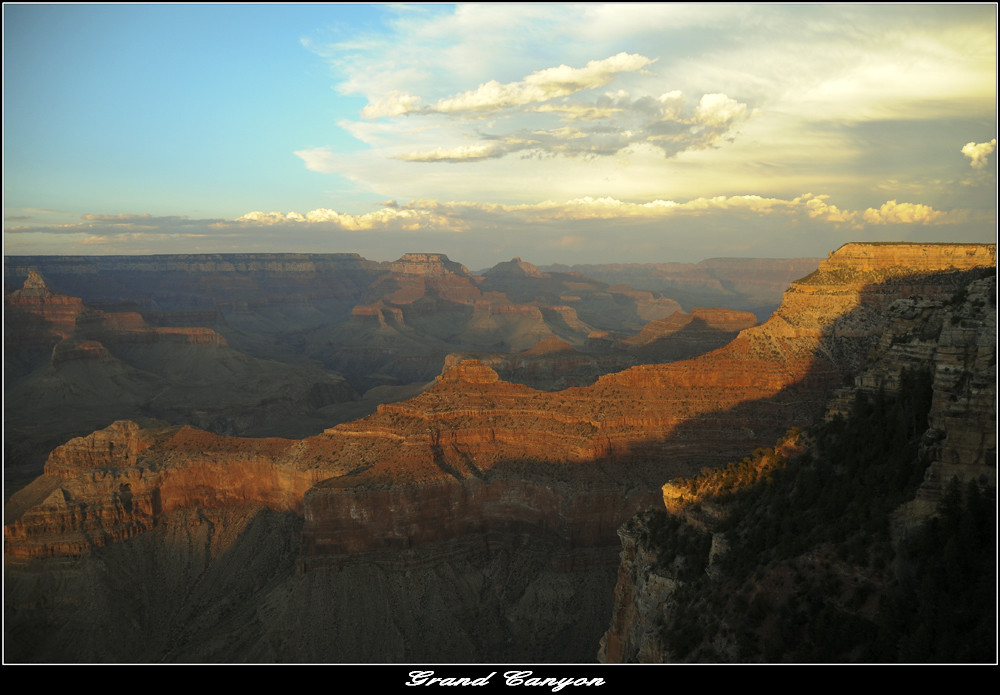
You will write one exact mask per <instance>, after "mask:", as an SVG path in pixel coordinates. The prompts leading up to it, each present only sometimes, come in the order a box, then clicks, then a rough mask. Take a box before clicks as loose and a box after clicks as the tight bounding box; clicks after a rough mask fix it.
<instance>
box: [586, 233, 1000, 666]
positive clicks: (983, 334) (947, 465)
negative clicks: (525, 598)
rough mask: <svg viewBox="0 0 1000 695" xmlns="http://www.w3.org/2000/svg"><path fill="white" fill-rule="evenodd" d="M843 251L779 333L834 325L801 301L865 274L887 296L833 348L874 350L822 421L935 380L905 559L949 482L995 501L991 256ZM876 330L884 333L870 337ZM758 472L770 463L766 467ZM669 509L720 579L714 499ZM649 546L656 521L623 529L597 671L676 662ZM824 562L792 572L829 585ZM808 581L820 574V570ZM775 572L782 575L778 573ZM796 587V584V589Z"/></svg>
mask: <svg viewBox="0 0 1000 695" xmlns="http://www.w3.org/2000/svg"><path fill="white" fill-rule="evenodd" d="M842 251H843V258H842V259H840V258H837V256H839V255H840V252H839V251H838V252H837V253H836V254H834V255H833V256H831V258H830V259H829V260H828V261H826V262H824V263H823V264H821V265H820V267H819V270H818V271H817V273H816V274H814V276H811V278H807V279H806V280H804V281H802V282H800V283H796V285H798V291H797V292H790V293H789V294H790V295H792V296H791V297H789V295H786V300H788V299H790V300H791V301H786V303H784V304H783V305H782V307H781V309H780V310H779V312H778V316H777V318H778V319H779V320H780V321H781V323H780V324H779V326H783V327H784V330H786V331H788V332H793V331H796V332H798V331H799V329H800V328H801V326H802V324H801V322H800V321H799V320H798V317H800V316H802V315H803V311H804V310H805V309H806V307H814V309H813V311H814V312H816V313H817V314H821V315H822V314H825V315H827V316H830V315H832V314H834V313H836V312H835V311H831V310H830V309H829V306H830V296H831V295H830V294H826V295H825V297H823V298H817V299H818V300H819V301H814V302H809V303H805V302H799V301H798V300H801V299H803V298H804V295H805V294H806V291H808V286H809V283H810V282H811V283H815V282H816V281H817V280H821V279H823V278H826V279H827V281H829V280H830V279H833V278H838V277H839V278H856V277H857V276H858V274H861V273H863V274H867V275H868V276H870V277H872V278H881V279H882V282H883V284H882V285H881V286H880V287H881V288H883V289H880V290H879V291H877V292H873V293H870V294H869V296H867V297H865V298H863V299H862V301H859V302H857V304H856V305H857V307H858V309H859V310H858V311H857V312H856V314H855V315H854V316H852V317H851V320H850V321H843V320H841V319H835V320H834V321H833V322H832V325H834V326H835V327H838V328H840V329H841V332H839V333H835V334H834V335H836V336H837V337H838V340H837V342H835V343H834V344H833V345H832V346H831V347H836V348H837V352H836V353H835V354H838V355H847V356H850V355H849V353H846V351H845V350H844V348H843V345H842V344H841V341H842V340H843V338H844V337H845V336H851V338H852V339H855V340H861V342H860V345H861V346H862V347H863V346H865V345H868V351H867V352H865V351H863V350H862V351H859V352H857V353H856V354H855V355H854V357H853V363H856V364H861V365H863V369H861V370H860V371H859V372H858V373H857V374H856V376H855V377H854V378H853V383H852V385H851V386H848V387H843V388H840V389H837V390H836V391H835V392H834V393H833V394H832V398H831V399H830V401H829V403H828V404H827V406H826V408H825V418H826V419H827V420H831V419H834V418H836V417H838V416H846V415H847V414H848V412H849V411H850V409H851V404H852V403H853V402H854V401H855V399H856V398H857V396H858V394H859V392H863V393H865V394H869V395H872V396H874V395H875V394H877V393H878V392H885V393H889V394H893V393H898V392H899V390H900V388H901V384H902V383H903V382H904V380H905V379H906V375H907V374H918V373H919V374H926V373H929V374H930V377H931V381H930V385H931V394H932V395H931V400H930V410H929V413H928V415H927V425H928V428H927V430H926V431H925V432H924V433H923V436H922V437H921V438H920V447H919V453H918V457H920V458H921V459H922V460H926V461H928V462H929V465H928V467H927V469H926V473H925V479H924V482H923V484H922V485H921V486H920V487H919V489H918V490H917V492H916V497H915V498H914V499H913V500H912V501H910V502H908V503H905V504H904V505H903V506H901V507H900V508H898V509H897V510H896V511H895V513H894V514H892V516H891V527H892V536H893V539H894V544H895V545H896V546H897V547H898V546H899V543H900V541H901V539H903V538H905V537H907V536H908V535H909V534H910V533H912V532H913V530H914V529H915V528H916V527H917V526H919V525H920V524H921V523H923V522H925V521H926V520H927V519H928V518H929V517H930V516H931V515H933V514H934V513H935V510H936V509H937V506H938V503H939V502H940V501H941V499H942V496H943V492H944V489H945V488H946V487H947V486H948V485H949V483H950V482H951V481H952V480H957V481H958V482H959V483H960V484H961V485H962V489H965V486H966V484H967V483H969V482H970V481H976V482H978V483H979V485H980V486H982V488H983V489H985V490H988V491H992V492H991V493H988V494H992V495H995V490H996V378H997V376H996V330H997V329H996V297H997V295H996V269H995V247H993V246H979V245H975V246H974V245H913V246H909V245H908V246H899V245H881V244H865V245H862V244H851V245H848V246H847V247H844V249H842ZM928 267H932V268H937V269H938V270H939V271H940V272H938V273H929V274H928V273H926V272H925V269H926V268H928ZM958 268H962V269H964V270H962V271H958V270H957V269H958ZM913 269H919V270H920V273H919V274H917V273H914V272H913ZM844 284H846V283H844ZM889 287H896V288H900V290H901V291H899V292H898V293H897V294H896V298H895V299H894V298H893V296H892V294H890V293H889V292H886V291H885V289H884V288H889ZM793 289H795V288H793ZM899 295H903V296H901V297H900V296H899ZM851 301H853V300H851ZM886 302H889V303H888V304H887V305H886ZM795 306H798V307H799V310H798V311H796V312H794V313H792V314H790V313H789V312H788V311H787V309H788V308H791V307H795ZM883 306H884V309H880V307H883ZM879 316H881V318H878V317H879ZM876 325H878V326H881V330H879V331H872V328H873V327H874V326H876ZM866 334H867V336H868V337H867V338H866V337H865V336H866ZM827 345H830V344H829V343H827ZM838 345H839V347H837V346H838ZM917 434H919V431H918V432H917ZM806 441H808V439H807V438H806ZM791 444H792V441H791V440H788V441H786V442H784V444H783V445H782V446H783V447H785V449H788V448H789V447H790V446H791ZM796 446H797V447H799V448H802V447H803V446H804V445H803V444H801V443H797V444H796ZM782 453H783V454H784V456H785V458H789V459H790V458H792V456H793V455H794V451H792V450H791V449H789V450H787V451H782ZM735 460H736V459H734V461H735ZM761 465H768V463H767V461H763V462H762V463H761ZM663 504H664V506H665V507H666V509H667V511H668V512H670V513H671V514H673V515H674V516H675V518H679V519H682V520H683V524H684V525H686V526H688V527H691V528H696V529H698V530H699V531H700V532H705V531H708V532H709V533H712V534H713V535H712V549H711V551H710V553H709V559H708V568H707V570H706V572H708V573H709V575H710V576H714V575H713V571H714V572H715V573H717V572H718V569H717V568H713V558H714V557H716V556H717V555H718V554H721V553H724V552H725V545H726V539H725V534H723V533H721V532H717V522H718V521H719V520H720V519H721V517H722V514H723V511H722V510H721V509H720V508H717V505H715V504H714V503H713V501H712V499H711V498H710V497H709V498H703V497H699V496H698V495H697V494H695V493H693V492H692V489H691V486H690V485H689V484H687V482H686V481H680V482H677V483H674V482H667V483H666V484H665V485H664V486H663ZM651 535H652V530H651V528H650V524H649V520H648V519H644V518H641V517H640V516H637V517H634V518H633V519H630V520H629V522H628V523H627V524H625V525H623V526H622V528H620V529H619V537H620V539H621V544H622V550H621V556H620V559H621V564H620V567H619V578H618V583H617V587H616V589H615V609H614V611H613V614H612V618H611V624H610V626H609V629H608V631H607V632H606V634H605V635H604V637H603V638H602V641H601V646H600V650H599V659H600V660H601V661H605V662H612V663H617V662H646V663H655V662H664V661H669V660H671V658H674V657H673V656H672V655H671V653H670V652H669V650H668V649H667V646H666V644H667V642H666V639H665V637H664V635H665V634H666V633H665V630H668V629H671V630H676V629H679V628H678V627H677V625H676V624H675V623H672V622H670V624H669V628H668V627H665V624H666V623H667V622H669V620H667V616H669V615H671V612H672V611H673V610H675V609H676V606H675V605H674V604H676V598H675V594H676V593H677V591H678V589H679V588H680V587H681V586H682V585H683V584H684V582H683V581H681V580H680V579H679V578H678V576H677V573H676V572H674V571H673V568H672V566H668V567H664V562H663V558H661V557H659V554H660V552H661V549H660V548H659V547H657V546H656V544H655V543H651V542H650V536H651ZM824 552H830V551H824V549H822V548H815V549H812V550H810V551H809V553H808V554H806V555H804V556H803V557H801V558H799V559H798V560H796V562H799V563H800V566H801V567H810V566H812V565H814V564H817V565H818V564H822V565H823V567H824V568H826V569H823V570H822V571H823V572H824V573H829V571H830V570H829V560H830V558H827V557H825V555H824ZM831 554H832V553H831ZM668 562H669V559H668ZM785 569H786V570H787V567H786V568H785ZM803 571H805V570H803ZM812 571H815V572H816V573H817V574H818V573H819V572H820V570H819V569H818V568H816V569H814V570H812ZM773 572H774V573H775V574H780V571H779V570H773ZM852 572H854V573H855V575H856V576H851V577H850V580H851V581H852V582H853V583H854V584H861V583H863V582H864V581H867V580H866V578H865V576H864V572H873V570H871V568H863V570H862V569H852ZM873 573H874V572H873ZM754 577H755V579H754V584H755V586H757V587H758V590H759V592H760V594H762V595H764V594H766V593H767V592H768V591H772V592H774V593H775V594H777V595H782V592H786V593H787V592H788V591H789V590H788V589H787V586H785V587H784V588H782V581H783V580H784V578H783V577H774V576H769V574H768V570H765V569H763V568H761V569H760V571H759V572H758V573H757V574H755V575H754ZM722 579H725V577H722ZM800 580H801V577H799V578H798V579H797V581H800ZM872 581H873V582H875V583H878V582H877V580H875V579H873V580H872ZM770 582H776V586H771V587H768V586H767V585H768V584H769V583H770ZM870 586H871V585H869V587H870ZM723 603H724V602H723ZM854 608H857V606H854ZM913 610H916V608H914V609H913ZM779 656H785V655H779Z"/></svg>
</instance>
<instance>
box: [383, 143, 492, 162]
mask: <svg viewBox="0 0 1000 695" xmlns="http://www.w3.org/2000/svg"><path fill="white" fill-rule="evenodd" d="M509 151H510V148H507V147H504V146H503V145H502V144H501V143H498V142H482V143H477V144H475V145H460V146H458V147H452V148H446V147H435V148H434V149H433V150H429V151H424V152H407V153H405V154H401V155H398V156H397V157H396V158H397V159H401V160H403V161H404V162H469V161H475V160H478V159H492V158H494V157H502V156H503V155H505V154H507V152H509Z"/></svg>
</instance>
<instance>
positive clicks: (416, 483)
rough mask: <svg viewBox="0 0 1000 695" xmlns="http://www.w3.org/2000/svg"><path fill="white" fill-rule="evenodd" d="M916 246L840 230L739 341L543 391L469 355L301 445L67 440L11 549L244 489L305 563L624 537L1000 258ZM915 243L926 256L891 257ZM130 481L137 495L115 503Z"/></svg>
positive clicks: (204, 438)
mask: <svg viewBox="0 0 1000 695" xmlns="http://www.w3.org/2000/svg"><path fill="white" fill-rule="evenodd" d="M918 246H919V247H920V248H909V249H902V250H901V249H896V248H894V247H892V246H886V245H858V244H851V245H848V246H845V247H843V249H841V250H839V251H837V252H835V253H833V254H831V256H830V258H829V259H828V260H827V261H824V263H823V264H822V266H821V268H820V270H819V271H817V273H814V274H813V275H811V276H809V277H808V278H804V279H803V280H800V281H799V282H797V283H794V284H793V285H792V287H791V288H790V289H789V291H788V293H786V301H785V303H783V304H782V307H781V309H779V311H778V312H777V313H776V314H775V316H774V317H772V318H771V319H770V320H768V321H767V322H766V323H765V324H763V325H761V326H757V327H753V328H749V329H746V330H744V331H743V332H741V333H740V334H739V336H738V337H737V338H736V339H735V340H734V341H733V342H732V343H730V344H729V345H727V346H726V347H723V348H720V349H718V350H716V351H714V352H712V353H709V354H706V355H703V356H701V357H699V358H696V359H692V360H687V361H683V362H675V363H671V364H664V365H646V366H642V367H636V368H633V369H629V370H626V371H624V372H621V373H617V374H611V375H608V376H605V377H602V378H601V379H600V380H598V381H597V382H596V383H595V384H593V385H592V386H588V387H581V388H571V389H566V390H564V391H559V392H542V391H536V390H533V389H530V388H528V387H525V386H520V385H516V384H511V383H507V382H504V381H501V380H500V379H499V378H498V377H497V374H496V372H494V371H493V370H492V369H489V368H488V367H486V366H484V365H482V364H481V363H479V362H477V361H475V360H470V361H463V362H461V363H459V364H457V365H455V366H453V367H451V368H450V369H448V370H447V371H446V372H445V373H444V374H443V375H442V376H441V378H440V379H439V380H438V382H437V383H436V384H435V385H434V386H433V387H432V388H430V389H428V390H427V391H425V392H424V393H422V394H420V395H419V396H417V397H415V398H413V399H411V400H409V401H405V402H402V403H394V404H386V405H383V406H380V407H379V409H378V411H377V412H376V413H375V414H373V415H371V416H369V417H366V418H364V419H362V420H358V421H355V422H351V423H346V424H343V425H339V426H337V427H334V428H332V429H329V430H327V431H326V432H324V433H323V434H322V435H319V436H317V437H311V438H309V439H306V440H302V441H300V442H295V441H290V440H247V439H237V438H225V437H216V436H214V435H208V434H206V433H198V432H196V431H192V430H190V429H189V428H188V429H184V430H180V431H176V432H173V433H169V434H163V433H161V434H160V435H157V436H153V437H152V439H151V440H150V439H149V438H148V437H149V436H152V435H147V438H146V439H141V438H140V440H132V439H125V440H122V441H120V442H118V443H116V444H115V447H114V448H106V447H105V446H104V444H103V443H101V442H102V441H103V440H102V439H101V437H98V436H97V435H96V434H95V435H91V437H95V439H94V440H93V442H92V443H90V444H80V443H77V444H73V446H72V447H71V449H72V450H73V451H75V452H77V453H76V454H74V455H72V456H70V455H69V454H68V453H67V452H68V451H69V450H65V451H63V452H62V453H58V454H57V453H56V452H54V453H53V459H52V461H51V472H48V470H47V472H46V476H48V482H47V483H46V485H48V487H47V488H45V485H41V488H45V489H46V490H48V492H47V493H46V494H49V498H47V499H45V500H44V501H42V502H41V504H37V503H36V504H34V505H32V504H29V502H22V505H24V506H33V508H32V509H31V510H30V511H28V512H27V513H26V514H25V515H24V516H22V517H21V520H19V521H17V522H15V523H14V524H12V525H10V526H8V527H7V539H8V546H7V547H8V553H10V554H13V555H14V556H30V555H32V554H45V553H53V552H67V551H69V550H71V549H73V548H77V549H79V548H83V547H85V546H86V543H87V542H90V543H91V544H96V543H98V542H105V541H106V540H109V539H110V540H114V539H115V538H117V537H118V535H123V534H124V535H127V532H126V531H122V532H120V533H119V532H118V531H115V530H113V529H119V528H128V529H132V528H142V527H144V525H146V527H148V524H149V523H154V522H155V517H156V510H157V509H161V510H166V509H171V508H178V507H183V506H199V505H207V506H217V505H225V504H228V503H231V502H235V501H239V502H240V503H246V502H250V501H257V502H259V503H261V504H266V505H268V506H273V507H275V508H280V509H295V510H298V509H301V510H302V511H303V513H304V515H305V519H306V521H305V528H304V531H303V552H304V553H305V555H306V561H305V564H306V565H307V566H308V565H309V564H310V563H319V564H322V563H323V562H325V561H326V560H325V559H324V558H330V557H335V556H337V555H339V554H343V553H350V552H359V551H362V550H376V549H380V548H398V547H406V546H407V545H408V544H418V543H421V542H424V541H428V540H435V539H440V538H446V537H452V536H453V535H454V534H462V533H476V534H482V535H483V536H484V537H485V536H489V535H490V534H491V533H497V532H509V531H511V530H517V529H519V530H527V529H535V530H537V529H544V530H546V531H551V532H553V533H558V534H559V535H560V536H561V537H563V538H564V539H568V540H570V541H571V542H572V543H578V544H581V545H585V544H587V543H603V542H612V543H613V542H614V540H615V530H616V528H617V526H618V524H619V523H620V521H621V520H623V519H624V518H626V517H627V516H629V515H630V514H632V513H633V512H634V511H635V510H636V509H638V508H640V507H642V506H645V505H646V504H649V503H650V500H651V499H656V498H657V497H658V496H659V494H660V491H659V486H660V485H661V484H662V482H663V481H664V480H666V479H669V478H671V477H674V476H677V475H688V474H691V473H693V472H696V471H697V470H698V469H699V468H700V467H702V466H704V465H718V464H722V463H726V462H728V461H731V460H734V459H736V458H738V457H739V456H740V455H742V454H743V453H745V452H746V451H748V450H751V449H753V448H755V447H757V446H764V445H766V444H768V443H770V442H773V441H774V439H775V438H776V436H777V435H778V434H780V433H782V432H784V431H785V430H786V429H788V428H789V427H791V426H794V425H800V424H807V423H808V422H809V421H810V420H811V418H812V417H813V416H814V415H815V414H816V413H818V412H820V410H821V409H822V407H823V404H824V403H825V401H826V399H827V397H828V394H829V393H830V391H831V390H832V389H833V388H834V387H836V386H840V385H842V384H843V383H844V381H845V379H846V378H849V377H852V376H853V375H854V374H856V373H857V372H858V370H859V369H860V368H861V367H862V366H863V365H864V363H865V359H866V355H867V352H868V350H869V348H870V347H871V345H872V344H874V343H875V342H877V341H878V339H879V336H880V335H881V333H882V330H883V328H884V326H885V316H884V309H885V307H886V306H888V304H889V303H891V302H892V301H894V300H895V299H898V298H900V297H905V296H909V295H910V294H912V293H913V291H914V289H915V288H916V289H920V290H922V293H923V294H925V295H929V296H932V295H934V293H935V292H939V293H940V292H943V291H944V290H945V289H946V288H947V287H950V286H953V285H954V284H955V283H957V282H962V280H961V278H960V277H959V274H960V271H962V270H966V269H970V268H981V267H986V266H988V265H989V264H990V263H995V249H994V248H993V247H984V246H981V245H949V246H940V245H918ZM869 247H870V248H869ZM925 247H926V249H925ZM922 249H925V250H922ZM883 251H884V252H885V253H886V258H888V259H890V260H880V259H881V258H882V256H881V255H880V254H881V252H883ZM842 252H843V253H842ZM918 257H919V259H920V265H893V263H894V262H895V261H892V260H891V259H895V258H901V259H904V260H906V262H910V261H911V260H912V259H913V258H918ZM859 258H860V259H862V261H861V262H858V261H857V259H859ZM856 263H857V264H856ZM964 281H965V282H967V281H968V280H967V279H966V280H964ZM122 427H124V428H125V429H124V430H123V431H132V429H131V427H129V426H122ZM102 436H103V435H102ZM116 436H118V435H116ZM130 436H131V435H130ZM133 441H142V442H146V441H149V442H150V443H149V444H148V445H145V444H143V445H140V444H135V443H129V442H133ZM68 446H69V445H68ZM140 447H144V448H141V454H139V453H138V452H139V451H140ZM123 448H124V453H123ZM133 450H135V451H136V452H137V453H136V454H135V455H134V456H133V455H132V454H130V453H129V452H131V451H133ZM57 451H58V450H57ZM98 454H99V455H98ZM130 456H133V458H129V457H130ZM95 457H96V458H95ZM132 461H135V463H131V462H132ZM98 464H99V465H98ZM98 470H99V471H100V473H99V474H98V473H97V472H96V471H98ZM46 476H43V477H46ZM126 479H127V482H128V484H129V485H130V490H131V492H130V494H131V495H132V496H133V497H132V499H133V502H132V507H131V509H132V510H135V511H129V510H127V509H125V507H124V506H123V505H122V504H120V499H121V494H122V493H121V487H120V486H121V484H122V483H123V482H126ZM320 481H324V482H322V483H321V484H319V485H316V483H319V482H320ZM55 488H58V489H59V490H61V491H62V492H59V491H58V490H55ZM53 490H55V492H53ZM307 490H308V493H307V492H306V491H307ZM139 493H141V494H139ZM36 494H40V493H36ZM137 494H138V495H139V498H140V499H146V497H143V495H146V496H148V499H149V502H148V503H147V502H142V503H136V502H135V501H134V500H135V499H136V496H137ZM52 495H55V498H53V497H52ZM67 495H68V497H67ZM116 495H117V497H116ZM69 500H73V501H74V503H75V501H77V500H80V501H83V502H81V503H82V504H83V505H84V507H85V508H86V509H87V510H90V511H89V512H88V515H87V516H86V519H90V520H92V521H93V523H97V524H98V527H99V528H100V529H103V530H102V531H101V534H95V533H92V532H91V531H86V532H85V533H84V536H82V537H80V536H77V537H75V538H76V539H77V540H75V541H73V543H62V544H60V543H56V542H48V541H46V540H45V539H46V538H47V537H48V536H47V535H46V534H48V533H49V532H50V530H52V529H54V530H55V531H53V532H54V533H55V532H58V530H59V529H60V528H68V526H67V524H68V523H69V522H66V521H65V519H67V518H71V519H73V520H74V521H73V523H75V524H77V526H76V527H73V528H74V529H75V528H81V529H84V528H90V527H87V526H86V523H91V522H89V521H88V522H86V523H85V520H83V521H81V519H84V517H81V516H80V513H78V512H77V511H75V512H73V514H70V515H69V516H68V517H67V512H65V511H63V507H62V505H63V503H64V502H68V501H69ZM77 509H79V507H77ZM119 510H124V511H119ZM146 510H150V511H148V512H147V511H146ZM130 514H131V515H132V516H129V515H130ZM108 519H114V520H116V521H115V523H111V522H110V521H108ZM119 519H121V520H122V521H120V522H119V521H118V520H119ZM124 520H128V522H127V523H126V521H124ZM81 524H82V526H81ZM128 524H133V526H128ZM69 526H72V524H70V525H69ZM47 529H48V530H47ZM108 529H112V530H108ZM102 534H103V535H102ZM57 535H58V534H57ZM80 538H85V539H90V540H89V541H87V540H80ZM94 539H104V540H103V541H102V540H94ZM74 543H75V545H74Z"/></svg>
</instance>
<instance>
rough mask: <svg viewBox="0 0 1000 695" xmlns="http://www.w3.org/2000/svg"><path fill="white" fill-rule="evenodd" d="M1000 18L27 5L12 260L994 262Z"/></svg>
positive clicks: (868, 11) (804, 10) (7, 179)
mask: <svg viewBox="0 0 1000 695" xmlns="http://www.w3.org/2000/svg"><path fill="white" fill-rule="evenodd" d="M996 49H997V7H996V5H995V4H993V3H989V4H965V5H961V4H942V5H924V4H888V5H886V4H881V5H841V4H832V5H824V4H819V5H816V4H804V5H789V4H759V5H756V4H746V3H741V4H732V5H730V4H713V3H695V4H683V3H680V4H677V3H663V4H658V3H642V4H634V5H629V4H624V3H612V4H596V3H584V4H516V3H498V4H478V5H444V4H424V5H420V4H418V5H376V4H302V5H294V4H245V5H238V4H236V5H234V4H224V5H209V4H184V5H175V4H141V5H118V4H113V5H86V4H63V5H40V4H5V5H4V6H3V52H4V62H3V166H4V171H3V180H4V192H3V197H4V201H3V202H4V234H3V245H4V254H5V255H25V254H32V255H33V254H81V255H104V254H151V253H261V252H274V253H279V252H313V253H341V252H354V253H360V254H361V255H362V256H364V257H366V258H370V259H372V260H394V259H396V258H398V257H399V256H401V255H402V254H403V253H407V252H413V251H425V252H442V253H446V254H448V256H449V257H450V258H452V259H453V260H456V261H459V262H461V263H464V264H465V265H466V266H467V267H469V268H470V269H484V268H488V267H491V266H492V265H494V264H496V263H498V262H501V261H506V260H509V259H510V258H512V257H514V256H518V257H521V258H523V259H524V260H526V261H530V262H532V263H536V264H549V263H566V264H576V263H649V262H670V261H676V262H696V261H698V260H701V259H705V258H714V257H769V258H792V257H806V256H808V257H824V256H826V255H827V254H828V253H829V252H831V251H833V250H835V249H836V248H837V247H839V246H840V245H842V244H844V243H847V242H850V241H866V240H870V241H963V242H995V241H996V233H997V221H996V212H997V153H996V142H997V141H996V137H997V108H996V85H997V63H996V60H997V55H996Z"/></svg>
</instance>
